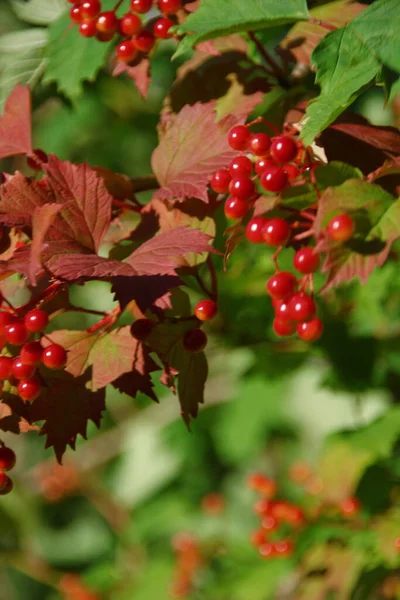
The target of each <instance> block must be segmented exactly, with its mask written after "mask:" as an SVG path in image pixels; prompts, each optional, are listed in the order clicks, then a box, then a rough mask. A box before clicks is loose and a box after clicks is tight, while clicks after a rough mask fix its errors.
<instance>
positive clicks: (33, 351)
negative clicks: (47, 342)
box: [20, 342, 43, 367]
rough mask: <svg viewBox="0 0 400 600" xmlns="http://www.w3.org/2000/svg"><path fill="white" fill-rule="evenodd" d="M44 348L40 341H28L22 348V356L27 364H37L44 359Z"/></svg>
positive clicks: (22, 359)
mask: <svg viewBox="0 0 400 600" xmlns="http://www.w3.org/2000/svg"><path fill="white" fill-rule="evenodd" d="M42 354H43V348H42V345H41V344H40V342H28V343H27V344H25V345H24V346H22V348H21V352H20V358H21V361H22V362H23V363H24V364H25V365H33V366H35V367H36V366H37V365H38V364H40V362H41V360H42Z"/></svg>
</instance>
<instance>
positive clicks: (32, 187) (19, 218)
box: [0, 171, 55, 227]
mask: <svg viewBox="0 0 400 600" xmlns="http://www.w3.org/2000/svg"><path fill="white" fill-rule="evenodd" d="M54 200H55V198H54V195H53V194H52V192H51V191H50V190H48V189H46V188H45V187H43V186H42V185H40V183H38V182H37V181H34V180H31V179H28V178H27V177H24V176H23V175H22V174H21V173H19V172H18V171H17V173H16V174H15V175H14V176H13V177H10V178H9V179H8V181H7V182H6V183H5V184H4V185H3V186H2V188H1V194H0V222H1V223H4V224H5V225H8V226H9V227H25V226H31V225H32V217H33V214H34V212H35V209H36V208H38V207H40V206H43V205H45V204H51V203H52V202H54Z"/></svg>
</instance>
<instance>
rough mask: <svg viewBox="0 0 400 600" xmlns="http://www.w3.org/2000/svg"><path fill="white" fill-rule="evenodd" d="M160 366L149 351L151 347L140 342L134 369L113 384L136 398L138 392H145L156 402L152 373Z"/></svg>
mask: <svg viewBox="0 0 400 600" xmlns="http://www.w3.org/2000/svg"><path fill="white" fill-rule="evenodd" d="M159 369H160V367H159V366H158V365H157V364H156V363H155V362H154V360H153V359H152V358H151V356H150V353H149V348H147V347H146V346H145V345H144V344H138V346H137V352H136V358H135V364H134V369H132V370H131V371H130V372H129V373H125V375H122V376H121V377H119V378H118V379H117V380H116V381H114V382H113V386H114V387H115V388H117V389H118V390H119V391H120V392H122V393H123V394H128V396H131V397H132V398H136V396H137V394H138V393H139V392H140V393H141V394H145V395H146V396H148V397H149V398H151V399H152V400H154V401H155V402H158V399H157V396H156V395H155V393H154V390H153V387H154V385H153V383H152V381H151V377H150V373H152V372H154V371H158V370H159Z"/></svg>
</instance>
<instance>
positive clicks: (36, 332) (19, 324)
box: [0, 308, 67, 402]
mask: <svg viewBox="0 0 400 600" xmlns="http://www.w3.org/2000/svg"><path fill="white" fill-rule="evenodd" d="M48 322H49V318H48V315H47V313H46V312H45V311H44V310H41V309H40V308H35V309H33V310H30V311H28V312H27V313H26V314H25V316H24V317H23V318H22V317H19V316H17V315H16V314H13V313H11V312H8V311H2V312H0V347H1V349H2V354H1V355H0V381H1V385H2V389H4V390H5V391H11V392H15V393H17V394H18V395H19V396H20V398H21V399H22V400H23V401H24V402H32V401H33V400H36V398H37V397H38V396H39V394H40V390H41V388H42V385H43V383H44V378H43V374H41V373H40V366H43V367H47V368H48V369H52V370H58V369H63V368H64V366H65V364H66V362H67V354H66V351H65V350H64V348H63V347H62V346H60V345H59V344H53V343H51V340H50V339H49V338H48V337H47V336H43V337H44V338H45V339H46V338H47V345H46V347H44V345H43V344H42V339H41V334H42V333H43V331H44V330H45V329H46V327H47V325H48ZM32 336H38V337H39V338H40V339H36V340H33V339H31V338H32ZM48 342H50V344H49V343H48Z"/></svg>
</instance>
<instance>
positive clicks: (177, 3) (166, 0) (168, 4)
mask: <svg viewBox="0 0 400 600" xmlns="http://www.w3.org/2000/svg"><path fill="white" fill-rule="evenodd" d="M157 6H158V9H159V11H160V12H162V13H164V14H165V15H173V14H175V13H177V12H178V10H180V9H181V8H182V0H158V2H157Z"/></svg>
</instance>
